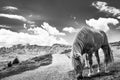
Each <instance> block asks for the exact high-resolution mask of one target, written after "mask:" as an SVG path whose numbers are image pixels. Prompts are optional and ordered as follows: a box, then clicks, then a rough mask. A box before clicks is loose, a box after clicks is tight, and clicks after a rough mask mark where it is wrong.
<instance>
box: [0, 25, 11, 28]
mask: <svg viewBox="0 0 120 80" xmlns="http://www.w3.org/2000/svg"><path fill="white" fill-rule="evenodd" d="M0 27H1V28H11V27H10V26H7V25H0Z"/></svg>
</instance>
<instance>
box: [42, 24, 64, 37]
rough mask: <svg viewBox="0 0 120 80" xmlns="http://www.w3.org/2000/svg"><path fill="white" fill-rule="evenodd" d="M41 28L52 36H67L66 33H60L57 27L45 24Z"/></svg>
mask: <svg viewBox="0 0 120 80" xmlns="http://www.w3.org/2000/svg"><path fill="white" fill-rule="evenodd" d="M41 27H42V28H44V29H45V30H46V31H47V32H48V33H49V34H51V35H65V33H62V32H60V31H59V30H57V29H56V27H52V26H50V25H49V24H48V23H46V22H44V23H43V25H41Z"/></svg>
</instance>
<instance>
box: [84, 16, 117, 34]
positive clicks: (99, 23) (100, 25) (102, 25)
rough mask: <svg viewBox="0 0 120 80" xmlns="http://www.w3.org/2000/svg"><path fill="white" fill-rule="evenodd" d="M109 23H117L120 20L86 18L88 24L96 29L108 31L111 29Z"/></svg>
mask: <svg viewBox="0 0 120 80" xmlns="http://www.w3.org/2000/svg"><path fill="white" fill-rule="evenodd" d="M109 23H111V24H113V25H116V24H118V23H119V21H118V20H117V19H114V18H99V19H98V20H96V19H94V18H93V19H89V20H86V24H88V25H89V26H91V27H93V28H95V29H100V30H103V31H105V32H107V31H108V30H109V29H110V28H109V26H108V24H109Z"/></svg>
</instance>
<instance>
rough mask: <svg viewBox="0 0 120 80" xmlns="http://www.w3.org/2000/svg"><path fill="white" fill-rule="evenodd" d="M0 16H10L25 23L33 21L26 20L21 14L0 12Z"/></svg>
mask: <svg viewBox="0 0 120 80" xmlns="http://www.w3.org/2000/svg"><path fill="white" fill-rule="evenodd" d="M0 17H6V18H10V19H17V20H20V21H23V22H27V23H34V22H32V21H29V20H27V19H26V18H25V17H23V16H21V15H14V14H2V13H1V14H0Z"/></svg>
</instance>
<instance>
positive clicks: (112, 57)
mask: <svg viewBox="0 0 120 80" xmlns="http://www.w3.org/2000/svg"><path fill="white" fill-rule="evenodd" d="M108 55H109V57H110V60H109V61H110V62H113V61H114V56H113V51H112V50H111V48H110V46H109V45H108Z"/></svg>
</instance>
